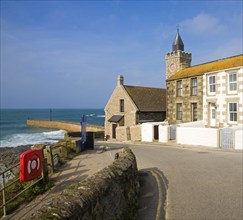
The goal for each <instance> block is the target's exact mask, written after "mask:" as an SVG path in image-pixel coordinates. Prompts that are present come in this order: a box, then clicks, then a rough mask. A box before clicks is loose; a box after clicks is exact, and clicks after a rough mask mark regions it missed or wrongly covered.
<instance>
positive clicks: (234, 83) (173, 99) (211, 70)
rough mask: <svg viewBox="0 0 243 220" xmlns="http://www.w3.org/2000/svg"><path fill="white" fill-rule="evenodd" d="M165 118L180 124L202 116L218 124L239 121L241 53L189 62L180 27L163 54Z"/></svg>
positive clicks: (207, 120) (230, 123)
mask: <svg viewBox="0 0 243 220" xmlns="http://www.w3.org/2000/svg"><path fill="white" fill-rule="evenodd" d="M165 60H166V85H167V120H168V122H169V123H170V124H179V123H184V122H192V121H198V120H204V122H205V125H206V126H209V127H217V126H223V125H234V124H235V125H237V124H242V120H243V115H242V97H243V94H242V90H243V85H242V82H243V79H242V65H243V64H242V63H243V61H242V55H239V56H235V57H229V58H225V59H222V60H216V61H212V62H208V63H204V64H200V65H195V66H191V54H190V53H186V52H184V44H183V41H182V39H181V37H180V34H179V31H177V35H176V38H175V41H174V42H173V45H172V52H171V53H167V54H166V55H165Z"/></svg>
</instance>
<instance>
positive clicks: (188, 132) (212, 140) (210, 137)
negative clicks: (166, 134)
mask: <svg viewBox="0 0 243 220" xmlns="http://www.w3.org/2000/svg"><path fill="white" fill-rule="evenodd" d="M176 132H177V134H176V135H177V143H178V144H188V145H200V146H206V147H214V148H216V147H218V129H214V128H190V127H178V128H177V131H176Z"/></svg>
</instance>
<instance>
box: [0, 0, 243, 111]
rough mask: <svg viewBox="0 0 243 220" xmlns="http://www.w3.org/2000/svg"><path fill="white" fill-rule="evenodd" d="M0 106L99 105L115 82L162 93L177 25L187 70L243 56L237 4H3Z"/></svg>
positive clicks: (242, 15) (228, 0) (242, 16)
mask: <svg viewBox="0 0 243 220" xmlns="http://www.w3.org/2000/svg"><path fill="white" fill-rule="evenodd" d="M0 4H1V14H0V22H1V32H0V37H1V60H0V62H1V63H0V64H1V78H0V79H1V88H0V91H1V96H0V104H1V108H104V107H105V105H106V103H107V102H108V100H109V97H110V96H111V94H112V92H113V90H114V88H115V87H116V84H117V76H118V75H119V74H121V75H123V76H124V84H126V85H134V86H147V87H158V88H165V87H166V82H165V54H166V53H167V52H171V51H172V43H173V40H174V38H175V35H176V29H177V25H179V27H180V35H181V38H182V40H183V42H184V45H185V51H186V52H190V53H192V65H196V64H201V63H205V62H209V61H213V60H216V59H222V58H226V57H229V56H234V55H238V54H242V53H243V42H242V38H243V29H242V27H243V24H242V20H243V3H242V1H241V0H239V1H234V0H224V1H217V0H214V1H213V0H209V1H207V0H205V1H196V0H194V1H183V0H182V1H139V0H137V1H128V0H127V1H119V0H114V1H112V0H111V1H57V0H56V1H48V0H42V1H41V0H39V1H34V0H33V1H21V0H19V1H13V0H11V1H10V0H8V1H6V0H1V2H0Z"/></svg>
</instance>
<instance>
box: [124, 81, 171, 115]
mask: <svg viewBox="0 0 243 220" xmlns="http://www.w3.org/2000/svg"><path fill="white" fill-rule="evenodd" d="M124 88H125V90H126V91H127V93H128V95H129V96H130V97H131V99H132V100H133V102H134V104H135V105H136V106H137V108H138V109H139V111H141V112H163V111H166V89H161V88H150V87H141V86H126V85H124Z"/></svg>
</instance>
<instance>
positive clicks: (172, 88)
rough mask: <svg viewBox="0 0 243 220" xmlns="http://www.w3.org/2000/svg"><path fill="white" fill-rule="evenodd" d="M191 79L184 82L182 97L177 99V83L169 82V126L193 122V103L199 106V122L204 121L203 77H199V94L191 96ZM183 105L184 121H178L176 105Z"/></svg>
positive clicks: (175, 81)
mask: <svg viewBox="0 0 243 220" xmlns="http://www.w3.org/2000/svg"><path fill="white" fill-rule="evenodd" d="M192 78H196V77H195V76H194V77H189V78H184V79H178V80H182V96H181V97H177V94H176V91H177V81H178V80H173V81H167V120H168V122H169V124H179V123H185V122H191V121H192V103H196V104H197V120H198V121H199V120H202V119H203V76H202V75H201V76H197V82H198V94H197V96H192V95H191V79H192ZM177 103H182V120H177V109H176V104H177Z"/></svg>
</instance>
